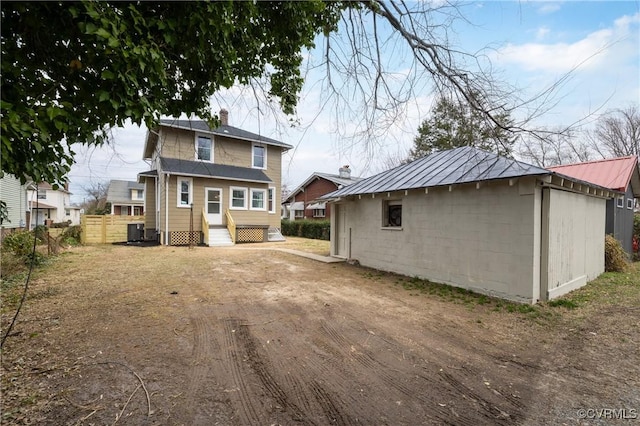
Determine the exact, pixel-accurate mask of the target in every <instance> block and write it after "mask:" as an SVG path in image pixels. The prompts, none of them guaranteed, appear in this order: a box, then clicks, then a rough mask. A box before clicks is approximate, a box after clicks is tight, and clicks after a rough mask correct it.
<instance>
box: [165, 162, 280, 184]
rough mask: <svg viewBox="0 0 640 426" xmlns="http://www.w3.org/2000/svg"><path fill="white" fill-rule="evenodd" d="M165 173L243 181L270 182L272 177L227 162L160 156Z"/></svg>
mask: <svg viewBox="0 0 640 426" xmlns="http://www.w3.org/2000/svg"><path fill="white" fill-rule="evenodd" d="M160 164H161V166H162V167H161V169H162V172H163V173H171V174H177V175H180V176H192V177H206V178H218V179H225V180H236V181H243V182H258V183H270V182H272V181H271V179H269V178H268V177H267V175H265V174H264V172H263V171H262V170H258V169H252V168H249V167H238V166H229V165H227V164H216V163H207V162H206V161H191V160H180V159H178V158H166V157H160Z"/></svg>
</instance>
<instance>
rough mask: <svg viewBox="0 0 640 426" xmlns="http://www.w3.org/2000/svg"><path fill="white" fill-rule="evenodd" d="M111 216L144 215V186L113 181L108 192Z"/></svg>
mask: <svg viewBox="0 0 640 426" xmlns="http://www.w3.org/2000/svg"><path fill="white" fill-rule="evenodd" d="M107 202H108V203H111V214H113V215H118V216H142V215H144V184H142V183H138V182H131V181H127V180H112V181H110V182H109V189H108V190H107Z"/></svg>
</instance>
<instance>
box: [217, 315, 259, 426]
mask: <svg viewBox="0 0 640 426" xmlns="http://www.w3.org/2000/svg"><path fill="white" fill-rule="evenodd" d="M241 323H242V321H241V320H239V319H237V318H229V319H225V320H223V325H224V343H225V345H224V346H225V358H226V361H227V362H226V365H228V366H229V369H230V371H229V372H230V373H231V378H232V381H233V385H234V387H235V388H237V390H238V391H237V392H234V393H233V396H236V395H237V399H238V403H239V405H240V410H239V413H238V414H239V417H240V418H239V423H240V424H242V425H245V424H246V425H252V424H261V423H263V422H262V419H261V418H260V416H259V415H258V412H259V410H260V407H256V406H255V405H254V401H256V400H257V398H255V397H254V395H252V394H251V393H250V391H249V387H248V386H247V382H246V380H245V378H244V373H243V371H242V357H241V355H240V354H239V352H240V349H241V348H239V347H238V345H237V341H236V338H235V333H236V332H237V331H238V330H239V329H240V324H241Z"/></svg>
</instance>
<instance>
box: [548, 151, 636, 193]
mask: <svg viewBox="0 0 640 426" xmlns="http://www.w3.org/2000/svg"><path fill="white" fill-rule="evenodd" d="M548 169H549V170H551V171H553V172H557V173H562V174H563V175H566V176H570V177H572V178H575V179H580V180H583V181H586V182H590V183H593V184H596V185H599V186H603V187H605V188H610V189H613V190H616V191H622V192H625V191H626V190H627V187H628V186H629V183H632V186H633V189H634V191H633V192H634V194H636V195H639V194H640V180H639V178H638V159H637V157H635V156H629V157H619V158H610V159H606V160H598V161H588V162H585V163H576V164H563V165H560V166H553V167H548ZM634 175H635V176H634ZM632 178H634V179H633V180H634V181H632Z"/></svg>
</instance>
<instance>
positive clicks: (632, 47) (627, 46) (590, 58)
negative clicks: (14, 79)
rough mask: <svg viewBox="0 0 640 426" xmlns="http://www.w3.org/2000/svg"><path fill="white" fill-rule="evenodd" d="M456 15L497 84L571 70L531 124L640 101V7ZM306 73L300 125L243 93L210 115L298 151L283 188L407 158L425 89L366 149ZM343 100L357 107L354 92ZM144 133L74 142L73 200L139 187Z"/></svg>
mask: <svg viewBox="0 0 640 426" xmlns="http://www.w3.org/2000/svg"><path fill="white" fill-rule="evenodd" d="M438 1H440V0H433V4H437V2H438ZM461 11H462V13H463V15H464V17H465V18H466V21H460V20H457V21H453V22H450V24H449V25H448V26H447V31H448V38H449V40H450V42H451V43H452V44H453V45H455V46H456V47H458V48H460V49H461V50H464V51H466V52H480V53H481V55H480V58H481V60H482V61H483V63H485V64H488V63H490V64H491V68H492V70H493V72H495V73H496V75H497V76H499V78H500V79H501V80H504V81H506V82H508V83H509V84H511V85H514V86H517V87H518V88H519V95H520V97H522V98H528V97H530V96H533V95H534V94H536V93H539V92H540V91H541V90H544V89H545V88H547V87H549V86H551V85H553V84H554V82H556V81H558V80H559V79H561V78H562V77H563V76H565V75H566V74H567V73H568V72H571V74H570V78H568V79H565V80H563V84H562V85H561V86H560V87H559V91H558V92H557V93H555V95H554V97H553V99H552V100H553V103H554V108H553V109H552V110H550V111H548V112H546V113H545V114H544V115H543V116H541V117H539V118H538V119H537V122H538V123H537V124H539V125H547V126H553V125H562V124H564V125H566V124H570V123H574V122H577V121H579V120H582V119H585V118H586V120H584V121H583V123H584V124H585V125H587V126H588V125H590V123H593V121H594V120H595V119H596V118H597V116H598V114H601V113H604V112H605V111H606V110H608V109H615V108H624V107H626V106H629V105H630V104H632V103H633V104H636V105H639V104H640V1H586V2H585V1H509V2H500V1H484V2H475V1H471V2H466V3H464V5H463V6H461ZM382 31H384V29H383V30H382ZM337 40H339V38H337ZM381 50H382V56H383V61H384V62H386V63H387V64H389V65H390V66H391V67H392V68H394V67H395V69H392V71H394V72H395V76H396V78H397V82H398V84H399V85H402V82H403V80H402V76H403V75H405V74H403V73H406V72H407V70H406V67H407V66H408V65H407V64H408V62H407V60H408V59H407V58H408V55H407V53H406V50H405V51H403V50H402V47H401V46H400V47H399V45H398V44H397V43H396V44H392V43H389V44H384V45H383V46H382V49H381ZM322 52H323V41H322V40H318V48H317V49H315V50H313V51H311V52H307V53H306V55H307V56H306V57H307V60H308V61H307V64H314V63H317V61H318V60H319V58H321V56H322ZM403 52H404V53H403ZM305 76H306V80H305V88H304V89H303V92H302V93H301V94H300V101H299V104H298V109H297V115H296V117H295V119H296V120H297V123H298V126H297V127H291V126H289V125H288V121H287V120H288V118H289V117H286V116H284V115H283V114H281V113H277V112H273V106H272V105H268V104H267V103H266V102H263V101H256V98H255V96H254V92H253V91H252V90H250V89H247V88H242V87H233V88H231V89H229V90H225V91H222V92H220V93H219V94H217V95H216V96H214V97H213V98H212V100H211V106H212V109H213V111H218V110H219V109H221V108H226V109H227V110H229V124H230V125H232V126H236V127H239V128H242V129H244V130H248V131H251V132H254V133H257V134H261V135H264V136H268V137H272V138H275V139H277V140H281V141H283V142H286V143H288V144H290V145H292V146H294V149H292V150H290V151H288V152H287V153H285V154H284V155H283V182H282V183H283V185H286V186H287V187H288V188H289V189H294V188H296V187H297V186H298V185H299V184H301V183H302V182H303V181H304V180H306V179H307V178H308V177H309V176H310V175H311V174H312V173H314V172H324V173H338V169H339V168H340V167H341V166H343V165H346V164H348V165H349V166H350V167H351V170H352V174H353V175H354V176H362V177H366V176H370V175H373V174H375V173H379V172H381V171H383V170H385V169H386V168H388V164H389V161H390V159H394V158H398V157H404V156H406V154H407V152H408V150H409V149H410V148H411V145H412V141H413V138H414V137H415V135H416V133H417V130H416V129H417V128H418V126H419V125H420V123H421V122H422V121H423V120H425V119H426V118H428V114H429V109H430V107H431V103H432V102H433V100H434V96H433V93H432V91H431V90H430V89H429V86H428V84H426V83H425V84H424V87H421V86H420V87H416V88H415V89H414V91H413V92H411V94H412V97H411V100H410V101H409V102H407V104H406V105H405V106H404V108H403V109H402V110H401V111H400V110H399V111H395V113H394V114H393V115H392V117H387V119H388V120H389V125H388V126H386V127H383V128H382V127H381V129H382V130H380V132H379V133H378V134H377V135H376V137H375V138H373V139H371V140H369V143H366V142H365V140H366V139H363V138H356V137H354V134H355V132H357V131H358V125H357V124H355V123H358V122H360V120H361V117H360V116H359V114H361V113H362V111H361V110H358V109H357V108H352V109H349V108H348V106H345V105H340V104H334V103H332V102H331V101H329V102H327V98H326V71H325V70H324V68H323V69H314V68H311V67H310V66H306V67H305ZM323 79H324V80H323ZM323 82H324V83H323ZM398 87H400V86H398ZM346 91H347V88H345V92H346ZM345 98H346V99H347V101H349V100H351V101H352V103H353V104H355V103H357V99H356V97H354V96H353V93H351V92H349V94H345ZM522 114H525V111H524V110H523V111H522ZM360 125H362V124H360ZM145 135H146V129H145V128H139V127H137V126H135V125H127V126H125V127H122V128H117V129H113V135H112V138H111V139H112V142H111V143H110V144H109V145H107V146H103V147H100V148H85V147H80V146H74V147H73V149H74V151H75V152H76V163H75V164H74V165H73V166H72V168H71V172H70V174H69V179H70V191H71V192H72V202H73V203H81V202H82V201H83V200H84V198H85V197H86V194H85V188H88V187H91V185H95V184H97V183H106V182H108V181H109V180H111V179H120V180H132V181H135V180H136V179H137V174H138V173H140V172H143V171H146V170H149V165H148V164H147V163H145V162H144V161H143V160H142V150H143V147H144V141H145Z"/></svg>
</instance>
